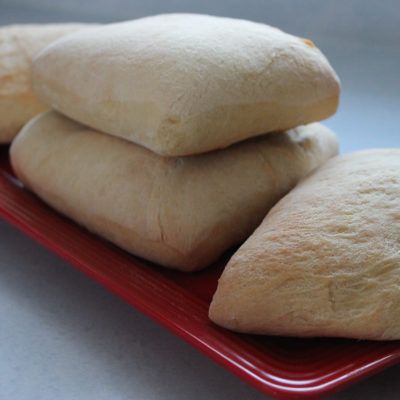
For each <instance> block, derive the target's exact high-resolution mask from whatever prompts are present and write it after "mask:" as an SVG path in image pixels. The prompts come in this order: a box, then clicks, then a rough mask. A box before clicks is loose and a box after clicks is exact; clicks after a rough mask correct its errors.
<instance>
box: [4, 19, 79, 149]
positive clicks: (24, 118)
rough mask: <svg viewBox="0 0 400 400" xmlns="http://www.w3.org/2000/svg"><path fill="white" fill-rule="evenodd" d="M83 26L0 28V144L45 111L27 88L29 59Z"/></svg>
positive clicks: (13, 26)
mask: <svg viewBox="0 0 400 400" xmlns="http://www.w3.org/2000/svg"><path fill="white" fill-rule="evenodd" d="M84 26H85V25H83V24H47V25H9V26H3V27H0V143H9V142H11V140H12V139H13V138H14V136H15V135H16V134H17V132H18V131H19V130H20V129H21V128H22V126H23V125H24V124H25V123H26V122H28V121H29V120H30V119H31V118H32V117H33V116H34V115H36V114H38V113H40V112H42V111H44V110H45V109H47V108H48V107H47V106H46V105H44V104H43V103H42V102H40V101H39V100H38V99H37V98H36V97H35V96H34V94H33V92H32V88H31V64H32V60H33V58H34V57H35V56H36V55H37V54H38V53H39V52H40V51H41V50H42V49H43V48H44V47H46V46H47V45H48V44H49V43H51V42H53V41H55V40H56V39H58V38H60V37H61V36H64V35H66V34H68V33H71V32H74V31H76V30H78V29H82V28H83V27H84Z"/></svg>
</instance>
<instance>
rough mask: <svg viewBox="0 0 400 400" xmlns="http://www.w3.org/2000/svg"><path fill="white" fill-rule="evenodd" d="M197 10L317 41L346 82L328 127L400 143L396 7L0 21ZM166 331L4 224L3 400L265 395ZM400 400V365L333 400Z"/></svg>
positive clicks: (217, 5) (348, 135) (144, 5)
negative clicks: (161, 13)
mask: <svg viewBox="0 0 400 400" xmlns="http://www.w3.org/2000/svg"><path fill="white" fill-rule="evenodd" d="M175 11H191V12H203V13H210V14H217V15H226V16H234V17H242V18H250V19H254V20H258V21H263V22H267V23H270V24H272V25H276V26H279V27H281V28H283V29H285V30H287V31H289V32H292V33H295V34H298V35H301V36H304V37H310V38H312V39H313V40H315V42H316V43H317V44H318V45H319V47H320V48H322V49H323V51H324V52H325V53H326V54H327V56H328V58H329V59H330V60H331V62H332V64H333V66H334V67H335V69H336V70H337V72H338V74H339V76H340V77H341V79H342V83H343V96H342V101H341V107H340V110H339V112H338V113H337V115H336V116H334V117H333V118H331V119H329V120H328V121H327V122H326V123H327V125H328V126H330V127H332V128H333V129H334V130H335V131H336V132H337V134H338V136H339V139H340V142H341V150H342V152H349V151H353V150H357V149H362V148H372V147H400V132H399V125H398V121H399V114H400V96H399V93H400V29H399V28H398V26H399V25H400V3H399V1H395V0H393V1H389V0H387V1H380V2H366V1H364V0H351V1H344V0H337V1H334V0H328V1H324V2H321V1H318V0H291V1H278V0H275V1H262V0H257V1H256V0H247V1H246V2H243V1H239V0H229V1H211V0H208V1H202V2H196V1H179V0H175V1H155V0H152V1H145V0H143V1H136V2H135V1H128V0H117V1H114V2H108V1H105V0H101V1H96V2H90V1H86V2H82V1H81V0H68V1H63V2H58V1H51V0H24V1H23V0H13V1H11V0H9V1H7V0H0V24H8V23H15V22H53V21H70V20H73V21H99V22H108V21H115V20H123V19H130V18H136V17H140V16H143V15H150V14H155V13H160V12H175ZM264 398H266V397H265V396H264V395H262V394H261V393H259V392H257V391H256V390H255V389H253V388H251V387H249V386H248V385H246V384H244V383H243V382H241V381H240V380H239V379H237V378H236V377H234V376H233V375H231V374H230V373H228V372H226V371H225V370H223V369H222V368H221V367H219V366H217V365H216V364H214V363H213V362H212V361H210V360H209V359H207V358H206V357H205V356H203V355H202V354H200V353H198V352H197V351H196V350H194V349H193V348H191V347H190V346H189V345H187V344H186V343H184V342H182V341H181V340H180V339H178V338H176V337H175V336H173V335H172V334H170V333H169V332H167V331H166V330H165V329H164V328H162V327H160V326H158V325H157V324H156V323H154V322H153V321H151V320H149V319H148V318H147V317H145V316H143V315H141V314H140V313H139V312H137V311H136V310H134V309H132V308H131V307H130V306H128V305H127V304H125V303H124V302H123V301H121V300H120V299H118V298H116V297H115V296H114V295H112V294H110V293H108V292H107V291H106V290H105V289H103V288H102V287H100V286H99V285H97V284H96V283H94V282H92V281H90V280H89V279H88V278H86V277H85V276H83V275H82V274H80V273H79V272H77V271H76V270H75V269H74V268H73V267H72V266H70V265H69V264H68V263H66V262H64V261H62V260H60V259H59V258H58V257H56V256H55V255H53V254H51V253H49V252H48V251H46V250H45V249H43V248H42V247H40V246H39V245H37V244H36V243H35V242H33V241H32V240H30V239H28V238H26V237H25V236H24V235H23V234H21V233H19V232H18V231H17V230H16V229H15V228H13V227H11V226H9V225H8V224H7V223H5V222H3V221H0V400H6V399H7V400H8V399H14V400H30V399H39V400H47V399H49V400H50V399H51V400H53V399H58V400H63V399H68V400H69V399H85V400H91V399H96V400H101V399H118V400H128V399H134V400H136V399H146V400H150V399H155V400H161V399H162V400H164V399H174V400H180V399H182V400H183V399H193V400H200V399H207V400H210V399H231V400H235V399H264ZM332 398H333V399H338V400H339V399H341V400H344V399H365V400H370V399H391V400H394V399H398V398H400V366H398V367H393V368H391V369H389V370H386V371H384V372H383V373H381V374H379V375H377V376H375V377H373V378H370V379H368V380H365V381H363V382H361V383H359V384H357V385H354V386H353V387H351V388H349V389H347V390H346V391H343V392H341V393H338V394H336V395H334V396H332Z"/></svg>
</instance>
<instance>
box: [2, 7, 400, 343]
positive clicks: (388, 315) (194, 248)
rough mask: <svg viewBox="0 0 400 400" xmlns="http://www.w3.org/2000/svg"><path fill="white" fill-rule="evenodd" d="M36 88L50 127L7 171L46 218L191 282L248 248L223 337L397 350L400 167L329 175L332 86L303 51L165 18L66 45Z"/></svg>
mask: <svg viewBox="0 0 400 400" xmlns="http://www.w3.org/2000/svg"><path fill="white" fill-rule="evenodd" d="M0 70H1V69H0ZM33 87H34V91H35V94H36V95H37V96H38V98H39V99H40V101H41V102H42V103H43V104H45V105H46V107H51V108H52V109H53V110H52V111H48V112H46V113H44V114H41V115H39V116H37V117H35V118H34V119H32V120H31V121H30V122H29V123H28V124H27V125H26V126H25V127H24V128H23V129H22V131H21V132H20V133H19V135H18V136H17V138H16V139H15V140H14V142H13V144H12V147H11V161H12V165H13V167H14V170H15V172H16V174H17V176H18V177H19V178H20V179H21V181H22V182H23V183H24V184H25V185H26V186H27V187H28V188H30V189H31V190H33V191H34V192H35V193H36V194H38V195H39V196H40V197H41V198H42V199H43V200H44V201H46V202H47V203H48V204H50V205H51V206H53V207H54V208H56V209H57V210H59V211H60V212H62V213H64V214H65V215H67V216H69V217H71V218H72V219H74V220H75V221H77V222H78V223H80V224H82V225H84V226H85V227H87V228H88V229H89V230H91V231H93V232H96V233H98V234H100V235H101V236H103V237H104V238H106V239H108V240H110V241H112V242H114V243H115V244H117V245H119V246H121V247H122V248H124V249H126V250H128V251H130V252H132V253H134V254H136V255H139V256H142V257H144V258H147V259H149V260H152V261H154V262H157V263H158V264H161V265H164V266H166V267H170V268H176V269H180V270H183V271H193V270H197V269H201V268H204V267H206V266H208V265H210V264H211V263H212V262H214V261H215V260H217V259H218V257H219V256H220V255H221V254H222V253H223V252H224V251H225V250H227V249H229V248H230V247H231V246H233V245H235V244H239V243H241V242H243V241H244V240H246V239H247V240H246V241H245V242H244V244H243V245H242V246H241V247H240V248H239V250H238V251H237V252H236V253H235V254H234V255H233V257H232V258H231V260H230V261H229V262H228V264H227V266H226V268H225V270H224V272H223V274H222V276H221V278H220V281H219V284H218V288H217V291H216V293H215V295H214V298H213V301H212V303H211V306H210V318H211V319H212V320H213V321H214V322H216V323H217V324H219V325H221V326H223V327H226V328H228V329H232V330H236V331H240V332H250V333H261V334H283V335H295V336H343V337H356V338H368V339H398V338H400V325H399V324H398V323H397V315H398V313H399V311H400V294H399V290H398V288H399V287H400V274H399V273H398V272H399V271H398V270H399V267H400V204H399V201H398V198H399V194H400V150H398V149H397V150H396V149H389V150H371V151H364V152H360V153H355V154H350V155H345V156H342V157H334V158H333V159H332V160H329V161H328V159H329V158H331V157H333V156H335V155H336V153H337V142H336V138H335V135H334V134H333V133H332V132H331V131H329V130H328V129H327V128H325V127H323V126H322V125H320V124H319V123H317V122H316V121H319V120H321V119H323V118H326V117H329V116H330V115H332V114H333V113H334V112H335V110H336V108H337V105H338V98H339V81H338V78H337V76H336V74H335V72H334V71H333V70H332V68H331V67H330V65H329V63H328V61H327V60H326V58H325V57H324V56H323V55H322V54H321V52H320V51H319V50H318V49H317V48H316V47H315V46H314V44H313V43H312V42H311V41H310V40H306V39H301V38H298V37H295V36H291V35H288V34H286V33H283V32H282V31H280V30H278V29H275V28H271V27H269V26H266V25H262V24H257V23H253V22H249V21H243V20H233V19H228V18H217V17H210V16H203V15H188V14H175V15H173V14H172V15H160V16H156V17H149V18H143V19H139V20H136V21H129V22H123V23H117V24H111V25H108V26H101V27H95V28H88V29H85V30H81V31H80V32H78V33H74V34H72V35H69V36H66V37H64V38H62V39H60V40H58V41H57V42H55V43H54V44H52V45H50V46H48V47H47V48H46V49H45V50H44V51H43V52H42V53H41V54H40V55H39V56H38V58H37V59H36V60H35V62H34V65H33ZM6 97H7V93H6ZM0 99H1V100H2V101H3V102H4V98H0ZM17 114H18V113H17ZM24 118H25V115H24ZM21 120H22V119H21ZM14 125H15V124H14ZM10 126H11V125H10ZM322 164H324V165H322ZM318 167H321V168H318ZM306 175H309V176H307V177H306ZM304 177H305V178H304ZM303 178H304V179H303ZM300 180H302V182H301V183H300V184H299V185H297V186H296V184H297V183H298V182H299V181H300ZM295 186H296V188H294V187H295ZM292 188H294V189H293V190H291V189H292ZM276 203H277V204H276ZM275 204H276V205H275ZM264 217H265V218H264ZM257 227H258V228H257ZM256 228H257V229H256ZM253 231H254V232H253Z"/></svg>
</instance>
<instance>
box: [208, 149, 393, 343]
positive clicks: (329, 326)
mask: <svg viewBox="0 0 400 400" xmlns="http://www.w3.org/2000/svg"><path fill="white" fill-rule="evenodd" d="M399 199H400V149H391V150H368V151H362V152H358V153H353V154H348V155H345V156H342V157H336V158H334V159H332V160H331V161H329V162H328V163H326V164H325V165H324V166H323V167H321V168H320V169H319V170H317V171H316V172H314V173H313V174H312V175H311V176H309V177H308V178H306V179H305V180H304V181H303V182H302V183H300V184H299V185H298V186H297V187H296V188H295V189H294V190H293V191H291V192H290V193H289V194H288V195H287V196H285V197H284V198H283V199H282V200H280V201H279V202H278V204H277V205H276V206H275V207H274V208H273V209H272V210H271V211H270V212H269V214H268V215H267V216H266V218H265V219H264V221H263V222H262V224H261V226H260V227H259V228H257V230H256V231H255V232H254V233H253V235H252V236H250V238H249V239H248V240H247V241H246V242H245V243H244V244H243V245H242V247H240V249H239V250H238V251H237V253H236V254H235V255H234V256H233V257H232V259H231V260H230V261H229V263H228V265H227V267H226V269H225V271H224V272H223V274H222V277H221V278H220V281H219V284H218V289H217V291H216V293H215V295H214V299H213V301H212V303H211V307H210V318H211V319H212V320H213V321H214V322H215V323H217V324H218V325H221V326H223V327H226V328H229V329H232V330H235V331H239V332H248V333H260V334H269V335H288V336H339V337H348V338H357V339H373V340H383V339H385V340H386V339H390V340H392V339H400V320H399V315H400V290H399V288H400V201H399Z"/></svg>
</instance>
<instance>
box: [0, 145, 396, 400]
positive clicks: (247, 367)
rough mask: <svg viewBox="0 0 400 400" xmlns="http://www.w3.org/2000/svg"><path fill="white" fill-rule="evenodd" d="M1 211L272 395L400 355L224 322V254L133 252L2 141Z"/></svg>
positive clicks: (308, 390) (323, 383)
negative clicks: (155, 259)
mask: <svg viewBox="0 0 400 400" xmlns="http://www.w3.org/2000/svg"><path fill="white" fill-rule="evenodd" d="M0 216H2V217H3V218H4V219H6V220H7V221H9V222H11V223H12V224H14V225H15V226H16V227H18V228H19V229H20V230H22V231H23V232H25V233H26V234H28V235H29V236H31V237H32V238H34V239H35V240H37V241H38V242H39V243H41V244H42V245H44V246H45V247H47V248H48V249H50V250H52V251H53V252H55V253H57V254H58V255H60V256H61V257H63V258H65V259H66V260H68V261H69V262H70V263H71V264H73V265H74V266H75V267H77V268H78V269H80V270H81V271H83V272H84V273H85V274H87V275H89V276H90V277H91V278H93V279H95V280H96V281H98V282H100V283H101V284H102V285H104V286H105V287H106V288H108V289H110V290H111V291H113V292H114V293H116V294H118V295H119V296H121V297H122V298H123V299H125V300H126V301H127V302H128V303H130V304H131V305H132V306H134V307H135V308H137V309H139V310H140V311H142V312H143V313H145V314H147V315H149V316H150V317H152V318H154V319H155V320H156V321H158V322H159V323H160V324H162V325H164V326H165V327H167V328H168V329H170V330H171V331H172V332H174V333H175V334H177V335H178V336H180V337H181V338H182V339H184V340H186V341H187V342H189V343H190V344H191V345H193V346H194V347H196V348H197V349H199V350H201V351H202V352H204V353H205V354H207V355H208V356H209V357H211V358H212V359H213V360H215V361H216V362H218V363H219V364H221V365H222V366H224V367H225V368H227V369H228V370H230V371H232V372H233V373H235V374H236V375H238V376H239V377H240V378H242V379H244V380H245V381H247V382H248V383H250V384H252V385H254V386H255V387H257V388H258V389H260V390H261V391H263V392H265V393H267V394H269V395H271V396H275V397H277V398H281V399H296V398H299V399H300V398H311V397H318V396H320V395H322V394H328V393H332V392H333V391H335V390H337V389H339V388H342V387H343V386H345V385H347V384H349V383H352V382H355V381H356V380H358V379H360V378H362V377H366V376H368V375H371V374H373V373H376V372H378V371H379V370H381V369H383V368H385V367H388V366H390V365H393V364H395V363H397V362H398V360H399V359H400V344H399V343H398V342H386V343H378V342H377V343H375V342H366V341H364V342H360V341H351V340H335V339H288V338H275V337H257V336H250V335H241V334H235V333H232V332H229V331H227V330H224V329H221V328H218V327H217V326H215V325H213V324H212V323H211V322H210V321H209V319H208V317H207V311H208V305H209V303H210V300H211V297H212V294H213V293H214V290H215V288H216V285H217V279H218V277H219V275H220V273H221V271H222V269H223V265H224V260H222V261H221V262H219V263H218V264H217V265H214V266H213V267H210V268H208V269H207V270H206V271H203V272H199V273H193V274H185V273H181V272H175V271H169V270H165V269H162V268H160V267H157V266H156V265H153V264H151V263H149V262H146V261H144V260H141V259H138V258H135V257H134V256H131V255H129V254H128V253H126V252H124V251H122V250H120V249H118V248H117V247H115V246H113V245H112V244H110V243H108V242H106V241H104V240H102V239H100V238H98V237H97V236H95V235H92V234H90V233H89V232H87V231H86V230H85V229H82V228H81V227H79V226H78V225H76V224H75V223H74V222H72V221H70V220H69V219H67V218H65V217H63V216H61V215H59V214H58V213H56V212H55V211H53V210H52V209H51V208H49V207H48V206H46V205H45V204H44V203H43V202H41V201H40V200H39V199H38V198H37V197H35V196H34V195H33V194H31V193H29V192H27V191H26V190H24V189H23V188H22V186H21V184H20V183H19V182H18V180H16V179H15V177H14V176H13V174H12V171H11V169H10V166H9V161H8V149H7V147H0ZM226 259H227V257H225V262H226Z"/></svg>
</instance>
